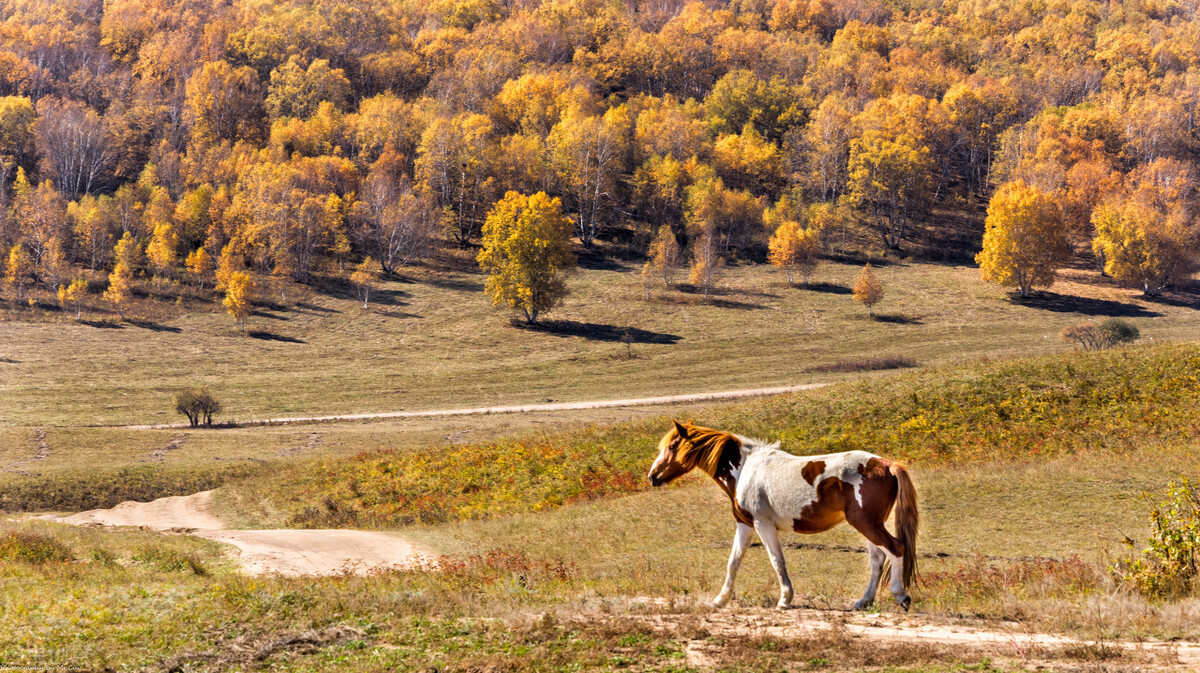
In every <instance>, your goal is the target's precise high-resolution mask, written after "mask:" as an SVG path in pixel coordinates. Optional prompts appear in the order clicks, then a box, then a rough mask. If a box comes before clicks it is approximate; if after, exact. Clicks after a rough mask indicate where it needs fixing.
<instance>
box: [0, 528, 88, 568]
mask: <svg viewBox="0 0 1200 673" xmlns="http://www.w3.org/2000/svg"><path fill="white" fill-rule="evenodd" d="M0 559H3V560H6V561H24V562H26V563H33V564H35V565H41V564H43V563H65V562H67V561H73V560H75V556H74V555H73V554H71V550H70V548H69V547H67V546H66V545H64V544H63V543H61V542H59V541H58V540H55V539H54V538H52V537H50V536H49V535H40V534H38V533H25V532H22V531H16V530H10V531H8V532H7V533H5V534H4V535H3V536H0Z"/></svg>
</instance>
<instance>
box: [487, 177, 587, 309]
mask: <svg viewBox="0 0 1200 673" xmlns="http://www.w3.org/2000/svg"><path fill="white" fill-rule="evenodd" d="M570 236H571V221H570V220H568V219H567V218H566V217H564V216H563V213H562V203H561V202H560V201H559V200H558V199H552V198H550V197H549V196H547V195H546V194H545V192H538V193H537V194H534V195H532V196H525V195H523V194H520V193H517V192H509V193H507V194H505V195H504V198H503V199H501V200H499V201H497V202H496V205H494V206H493V207H492V211H491V212H490V213H489V214H488V217H487V220H486V221H485V222H484V223H483V250H481V251H480V252H479V265H480V267H481V268H482V269H483V270H484V271H486V272H487V273H488V274H489V276H488V279H487V286H486V290H487V294H488V296H489V297H491V299H492V303H493V304H495V305H496V306H508V307H510V308H513V309H517V310H519V311H521V312H522V313H523V314H524V315H525V320H526V321H527V322H529V323H536V322H537V321H538V317H539V316H540V315H541V314H542V313H544V312H546V311H549V310H550V309H552V308H554V307H555V306H556V305H558V303H559V302H560V301H562V299H563V297H565V296H566V295H567V284H566V276H567V274H568V273H570V271H571V270H572V269H573V268H574V267H575V256H574V255H573V254H571V250H570Z"/></svg>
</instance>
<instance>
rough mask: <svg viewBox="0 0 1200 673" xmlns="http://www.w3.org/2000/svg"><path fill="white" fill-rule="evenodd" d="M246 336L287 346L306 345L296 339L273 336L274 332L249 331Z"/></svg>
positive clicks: (301, 340) (302, 340) (279, 335)
mask: <svg viewBox="0 0 1200 673" xmlns="http://www.w3.org/2000/svg"><path fill="white" fill-rule="evenodd" d="M246 335H247V336H249V337H251V338H253V339H260V340H262V341H282V342H284V343H289V344H302V343H307V342H306V341H305V340H304V339H297V338H296V337H290V336H284V335H282V334H275V333H274V332H263V331H261V330H251V331H249V332H246Z"/></svg>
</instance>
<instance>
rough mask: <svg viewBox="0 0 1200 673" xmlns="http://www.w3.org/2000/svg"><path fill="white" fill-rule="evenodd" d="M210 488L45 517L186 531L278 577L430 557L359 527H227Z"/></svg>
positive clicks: (401, 564)
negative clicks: (214, 508)
mask: <svg viewBox="0 0 1200 673" xmlns="http://www.w3.org/2000/svg"><path fill="white" fill-rule="evenodd" d="M212 493H213V492H212V491H203V492H201V493H196V494H194V495H182V496H173V497H169V498H159V499H158V500H155V501H153V502H123V503H121V504H119V505H117V506H116V507H113V508H112V509H93V510H90V511H87V512H80V513H79V514H73V515H71V516H66V517H50V518H51V519H52V520H55V521H59V522H61V523H69V524H75V525H79V526H138V527H141V528H149V529H151V530H158V531H164V532H174V533H188V534H190V535H195V536H198V537H203V538H207V539H209V540H217V541H219V542H225V543H228V544H231V545H233V546H234V547H236V548H237V559H238V561H239V562H240V563H241V564H242V567H243V568H245V570H246V572H248V573H251V574H255V575H262V574H279V575H289V576H298V575H332V574H338V573H343V572H368V571H371V570H378V569H385V568H406V567H412V566H413V565H414V564H419V563H421V562H422V559H428V558H431V557H432V555H433V554H432V552H430V551H429V550H426V549H422V548H421V547H419V546H418V545H416V544H414V543H412V542H411V541H409V540H406V539H404V538H402V537H400V536H397V535H390V534H388V533H377V532H371V531H362V530H231V529H227V528H226V527H225V524H224V522H222V521H221V520H220V519H219V518H217V517H216V516H214V515H213V514H212V509H211V501H212Z"/></svg>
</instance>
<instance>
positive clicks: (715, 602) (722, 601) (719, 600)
mask: <svg viewBox="0 0 1200 673" xmlns="http://www.w3.org/2000/svg"><path fill="white" fill-rule="evenodd" d="M726 605H729V599H728V598H724V597H722V596H717V597H716V598H714V599H712V606H713V607H714V608H723V607H725V606H726Z"/></svg>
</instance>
